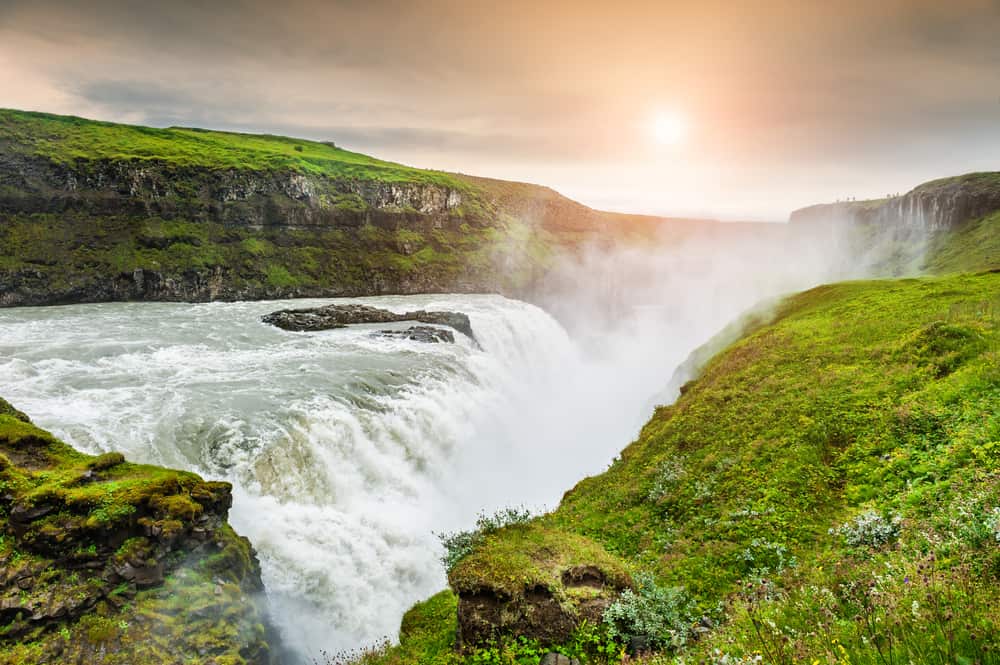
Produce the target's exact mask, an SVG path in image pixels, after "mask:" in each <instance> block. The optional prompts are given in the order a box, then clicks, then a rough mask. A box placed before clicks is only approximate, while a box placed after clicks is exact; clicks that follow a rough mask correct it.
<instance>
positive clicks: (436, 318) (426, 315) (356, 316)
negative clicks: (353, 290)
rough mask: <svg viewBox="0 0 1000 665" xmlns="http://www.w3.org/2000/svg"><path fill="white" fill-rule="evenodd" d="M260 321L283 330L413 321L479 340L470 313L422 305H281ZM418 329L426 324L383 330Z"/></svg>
mask: <svg viewBox="0 0 1000 665" xmlns="http://www.w3.org/2000/svg"><path fill="white" fill-rule="evenodd" d="M261 321H263V322H264V323H269V324H271V325H272V326H277V327H278V328H281V329H282V330H293V331H296V332H311V331H316V330H331V329H334V328H346V327H347V326H349V325H354V324H358V323H398V322H400V321H415V322H417V323H424V324H430V325H439V326H447V327H449V328H454V329H455V330H457V331H458V332H460V333H462V334H463V335H465V336H467V337H468V338H469V339H471V340H472V341H473V342H476V343H477V344H478V342H477V340H476V336H475V335H474V334H473V333H472V324H471V323H470V322H469V317H468V316H467V315H465V314H462V313H461V312H428V311H426V310H422V309H421V310H417V311H414V312H405V313H403V314H397V313H395V312H390V311H389V310H387V309H379V308H378V307H371V306H369V305H324V306H323V307H307V308H304V309H282V310H279V311H277V312H271V313H270V314H267V315H265V316H263V317H261ZM418 329H422V330H428V329H427V328H426V327H425V326H415V327H414V328H410V329H409V330H408V331H382V333H386V332H389V333H390V334H391V335H392V336H410V332H411V331H415V330H418ZM410 339H418V340H420V341H436V342H439V341H454V338H453V339H450V340H444V339H443V338H441V337H440V336H438V337H436V338H434V339H430V338H429V337H428V335H426V334H423V333H419V334H418V335H417V336H410Z"/></svg>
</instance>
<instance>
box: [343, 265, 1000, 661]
mask: <svg viewBox="0 0 1000 665" xmlns="http://www.w3.org/2000/svg"><path fill="white" fill-rule="evenodd" d="M524 528H525V527H523V526H511V527H507V528H506V529H501V530H499V531H496V532H494V533H492V534H490V535H488V536H487V537H486V538H485V540H484V541H482V544H480V545H479V547H480V548H485V550H486V551H488V552H503V551H505V548H504V547H502V546H498V545H496V544H495V543H497V542H503V541H507V540H511V539H513V540H511V542H516V541H517V538H518V537H516V534H517V533H518V532H519V530H521V529H524ZM531 528H533V529H543V530H548V531H549V532H550V535H549V539H550V540H551V541H552V542H559V539H560V538H561V537H562V536H560V535H559V534H575V535H576V536H584V537H586V538H589V539H591V540H592V541H594V542H595V543H598V544H600V545H602V546H603V547H604V549H605V551H606V552H607V553H608V555H611V556H614V557H617V558H618V559H619V560H621V561H623V562H625V563H626V565H627V566H628V568H629V569H630V571H631V574H632V576H633V578H636V579H641V578H642V576H643V575H644V574H652V575H653V576H654V581H647V582H646V583H645V587H644V588H638V587H640V586H641V585H637V588H638V591H637V595H636V597H638V598H639V599H640V600H639V601H632V602H631V603H630V604H628V607H626V608H624V611H623V613H619V614H618V615H617V616H618V617H619V619H618V621H617V623H616V625H615V630H614V631H610V632H612V633H615V632H616V633H617V634H618V635H619V637H618V643H619V644H624V643H625V642H626V641H627V640H626V639H625V638H623V637H622V635H627V634H628V632H629V631H631V632H632V633H633V634H645V635H646V637H649V638H654V639H656V640H658V642H659V644H660V645H661V646H662V649H661V651H660V654H659V655H655V656H647V660H653V661H657V662H660V661H663V662H672V660H673V659H675V658H682V659H683V661H684V662H689V663H690V662H712V663H735V662H748V663H749V662H756V661H754V660H753V659H754V658H755V657H757V656H761V657H762V659H763V662H766V663H793V662H809V663H815V662H818V663H873V664H874V663H881V664H883V665H888V664H889V663H907V662H918V663H956V662H957V663H974V662H979V663H996V662H1000V605H997V604H996V602H995V599H996V589H997V585H998V583H1000V273H983V274H977V275H956V276H950V277H939V278H924V279H909V280H898V281H880V282H852V283H843V284H837V285H832V286H824V287H819V288H816V289H813V290H810V291H807V292H805V293H802V294H799V295H797V296H793V297H791V298H789V299H787V300H786V301H785V302H784V303H783V304H782V305H781V306H780V308H779V309H778V311H777V312H776V313H775V316H774V319H773V321H772V322H770V323H767V324H766V325H760V326H758V327H757V328H756V329H754V330H752V331H750V332H749V333H748V334H746V336H745V337H743V338H742V339H741V340H740V341H738V342H736V343H735V344H733V345H732V346H730V347H729V348H728V349H726V350H725V351H724V352H723V353H721V354H719V355H718V356H716V357H715V358H714V359H713V360H712V361H711V362H709V363H708V365H707V366H706V367H705V369H704V371H703V373H702V374H701V376H700V378H698V379H697V380H696V381H694V382H692V383H690V384H688V385H687V386H686V387H685V389H684V391H683V394H682V396H681V397H680V399H679V400H678V401H677V402H676V403H675V404H674V405H671V406H667V407H661V408H659V409H658V410H657V411H656V413H655V415H654V416H653V418H652V419H651V420H650V421H649V422H648V423H647V424H646V426H645V427H644V428H643V430H642V433H641V435H640V436H639V438H638V439H637V440H636V441H635V442H634V443H632V444H631V445H630V446H628V447H627V448H626V449H625V450H624V451H623V452H622V454H621V456H620V457H619V458H618V459H616V460H615V461H614V463H613V464H612V465H611V466H610V467H609V469H608V470H607V471H606V472H605V473H603V474H601V475H599V476H595V477H592V478H588V479H586V480H583V481H581V482H580V483H579V484H578V485H577V486H576V487H575V488H574V489H573V490H571V491H570V492H568V493H567V494H566V496H565V497H564V499H563V501H562V503H561V505H560V506H559V507H558V509H557V510H555V511H554V512H553V513H552V514H550V515H547V516H545V517H543V518H541V519H539V520H538V521H537V522H536V523H535V524H534V525H532V527H531ZM576 536H574V537H576ZM491 543H494V544H491ZM555 549H559V548H558V546H556V548H555ZM550 551H551V550H550ZM473 556H477V555H475V554H474V555H473ZM484 560H488V559H484V558H483V557H482V556H481V555H480V556H479V558H477V559H476V561H477V562H478V564H477V567H478V569H480V571H481V572H480V582H481V584H480V585H479V588H480V591H482V590H483V589H493V587H494V586H496V585H495V584H493V581H492V578H493V576H494V575H495V572H496V571H493V572H491V571H489V570H486V569H483V567H482V562H483V561H484ZM495 565H496V570H497V571H502V570H505V569H506V568H505V566H506V565H507V563H505V562H504V560H503V559H502V557H501V558H498V559H497V561H496V564H495ZM459 567H462V563H459ZM520 568H521V569H523V568H525V566H523V565H521V566H520ZM508 584H510V582H508ZM532 584H534V582H532ZM461 586H462V588H460V589H458V590H459V592H460V593H461V592H462V591H463V589H468V588H474V587H476V582H475V580H470V579H469V570H468V568H467V567H466V568H464V569H463V573H462V585H461ZM508 592H509V590H508ZM657 598H659V600H657ZM665 599H671V600H670V602H666V600H665ZM453 602H454V600H453V599H452V596H451V595H450V592H446V593H445V594H443V595H442V596H438V597H435V599H433V600H432V601H430V602H429V603H427V604H425V605H420V606H417V607H416V608H414V610H413V611H412V612H411V615H409V618H408V621H409V624H410V625H411V626H412V625H423V626H424V629H423V630H421V631H414V630H409V631H408V632H406V633H405V634H404V635H403V636H402V645H401V646H400V647H398V648H396V649H389V650H381V651H379V652H377V653H372V654H368V655H366V656H365V657H364V658H363V659H362V660H364V661H365V662H379V663H408V662H470V663H471V662H477V663H478V662H496V663H500V662H522V663H535V662H537V659H538V655H539V654H540V653H543V652H544V651H547V650H548V649H549V648H556V649H558V650H560V651H563V652H564V653H568V654H572V655H578V656H581V655H582V656H583V657H584V658H585V659H589V660H590V661H591V662H605V661H610V662H617V661H618V655H617V653H620V652H615V650H614V647H613V646H611V647H609V635H608V632H609V626H607V625H604V626H598V627H594V626H590V627H589V628H585V629H583V630H581V631H580V632H579V633H578V634H577V635H576V636H575V637H574V639H573V640H570V641H569V642H565V643H562V644H557V645H547V646H546V645H541V644H538V643H536V642H533V641H532V640H530V639H528V640H525V639H523V638H522V639H520V640H519V639H518V638H517V636H511V635H507V636H503V635H501V636H499V642H498V643H496V644H494V645H493V646H486V647H481V648H480V649H479V650H474V651H468V650H467V651H466V652H465V655H464V656H460V655H456V654H455V653H454V652H452V651H451V650H450V644H449V640H447V639H445V636H446V635H449V634H453V632H454V628H455V619H454V616H453V615H448V614H447V613H445V612H443V611H442V608H443V607H446V606H450V605H448V604H449V603H453ZM620 609H622V608H620ZM432 613H436V614H433V615H434V616H437V617H438V619H437V620H434V621H431V620H430V619H429V618H428V617H430V616H431V614H432ZM651 614H659V615H660V616H661V617H663V616H666V623H661V624H656V623H655V622H652V623H651V622H650V621H648V619H649V616H650V615H651ZM446 616H448V617H449V618H447V619H445V618H444V617H446ZM622 617H624V619H623V618H622ZM425 619H426V620H425ZM651 626H652V627H651ZM649 633H653V634H649ZM611 643H612V644H613V643H614V641H611ZM609 653H612V654H613V655H611V656H609Z"/></svg>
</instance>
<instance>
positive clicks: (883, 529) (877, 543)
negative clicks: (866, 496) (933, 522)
mask: <svg viewBox="0 0 1000 665" xmlns="http://www.w3.org/2000/svg"><path fill="white" fill-rule="evenodd" d="M901 524H902V519H901V518H900V517H899V516H898V515H894V516H892V517H891V518H890V517H886V516H885V515H882V514H880V513H877V512H875V511H874V510H869V511H866V512H864V513H861V514H860V515H858V516H857V517H855V518H854V519H853V520H851V521H850V522H847V523H845V524H842V525H840V527H839V528H838V529H836V533H838V534H840V535H841V536H843V538H844V542H845V543H846V544H847V545H848V547H871V548H873V549H877V548H879V547H882V546H883V545H887V544H889V543H891V542H894V541H896V540H897V539H898V538H899V532H900V525H901ZM830 532H831V533H834V530H833V529H831V530H830Z"/></svg>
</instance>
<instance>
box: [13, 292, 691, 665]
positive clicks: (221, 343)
mask: <svg viewBox="0 0 1000 665" xmlns="http://www.w3.org/2000/svg"><path fill="white" fill-rule="evenodd" d="M328 302H336V301H330V300H297V301H285V302H253V303H208V304H194V305H192V304H167V303H114V304H97V305H73V306H65V307H48V308H25V309H15V310H4V311H2V312H0V373H2V374H0V375H2V376H3V377H4V380H3V385H2V386H0V391H2V392H0V394H2V395H3V396H4V397H5V398H6V399H8V400H10V401H11V402H12V403H14V404H15V405H16V406H17V407H18V408H20V409H22V410H24V411H25V412H27V413H29V414H30V415H31V416H32V418H33V419H34V420H35V422H36V423H38V424H39V425H40V426H42V427H45V428H47V429H50V430H52V431H53V432H55V433H56V434H57V435H59V436H61V437H63V438H64V439H65V440H67V441H68V442H70V443H72V444H73V445H75V446H77V447H78V448H80V449H83V450H85V451H88V452H92V453H98V452H105V451H109V450H118V451H121V452H123V453H125V455H126V456H127V457H129V458H130V459H133V460H136V461H141V462H148V463H155V464H161V465H166V466H170V467H176V468H183V469H189V470H193V471H196V472H198V473H200V474H202V475H204V476H206V477H208V478H212V479H224V480H228V481H230V482H232V483H233V485H234V505H233V509H232V513H231V521H232V523H233V525H234V527H235V528H236V529H237V531H238V532H239V533H241V534H243V535H246V536H248V537H249V538H250V539H251V541H252V542H253V544H254V546H255V547H256V548H257V551H258V553H259V555H260V559H261V564H262V569H263V574H264V582H265V585H266V587H267V590H268V600H269V603H270V606H271V610H272V613H273V615H274V617H275V618H276V619H277V622H278V625H279V627H280V628H281V630H282V632H283V634H284V637H285V640H286V641H287V642H288V643H289V644H290V645H292V647H293V648H295V649H296V650H297V651H298V652H299V653H300V654H301V656H303V658H304V659H309V658H311V657H315V656H316V655H317V654H318V653H319V652H320V650H321V649H322V650H328V651H336V650H339V649H343V648H348V647H356V646H357V645H359V644H364V643H370V642H372V641H375V640H377V639H380V638H382V637H389V638H393V637H394V636H395V633H396V630H397V629H398V626H399V619H400V617H401V615H402V613H403V612H404V611H405V609H406V608H408V607H409V606H410V605H412V604H413V603H414V602H415V601H417V600H420V599H422V598H425V597H427V596H429V595H430V594H432V593H434V592H436V591H438V590H440V589H442V588H444V586H445V578H444V573H443V570H442V568H441V565H440V563H439V561H438V557H439V556H440V546H439V543H438V541H437V538H436V537H435V536H434V533H435V532H441V531H447V530H452V529H456V528H465V527H468V526H469V525H470V524H471V523H472V522H473V520H474V519H475V516H476V514H477V512H479V511H482V510H486V511H489V510H493V509H496V508H499V507H501V506H504V505H512V504H513V505H526V506H529V507H541V506H550V507H551V506H554V505H555V504H556V503H557V502H558V499H559V497H560V496H561V494H562V493H563V492H564V491H565V490H566V489H567V488H568V487H571V486H572V485H573V484H574V483H575V482H576V481H578V480H579V479H580V478H581V477H583V476H584V475H587V474H591V473H595V472H599V471H601V470H602V469H603V468H604V467H605V466H606V465H607V463H608V462H609V461H610V460H611V459H612V458H613V457H614V455H615V454H617V452H618V451H619V450H620V449H621V448H622V447H623V446H624V444H626V443H627V442H628V441H629V440H631V439H632V438H633V437H634V435H635V433H636V432H637V430H638V427H639V426H640V425H641V423H642V422H643V420H644V419H645V418H646V417H648V410H649V406H650V405H649V404H648V399H649V397H650V396H651V395H652V394H654V393H656V392H657V391H658V390H659V389H661V388H662V387H663V384H664V381H665V376H669V371H670V369H671V368H672V366H673V365H676V363H677V362H679V360H680V354H681V350H679V349H678V350H671V349H668V348H666V346H669V345H666V346H665V345H660V346H661V347H663V348H660V349H659V352H656V351H654V349H653V348H650V349H648V350H647V351H648V353H640V351H641V349H639V348H636V347H635V342H634V340H633V341H632V342H630V345H629V351H630V352H629V354H625V355H626V356H627V357H625V356H623V354H622V352H621V349H615V348H612V347H609V346H602V347H600V349H599V350H598V351H596V352H595V350H594V349H590V350H588V351H587V352H586V353H584V351H583V350H582V349H581V348H580V347H579V346H578V344H577V343H576V342H575V341H574V340H572V339H570V337H569V336H568V335H567V333H566V331H565V330H564V329H563V328H562V327H561V326H560V325H559V324H558V323H557V322H556V321H555V320H554V319H553V318H552V317H550V316H549V315H548V314H546V313H545V312H544V311H542V310H541V309H539V308H537V307H535V306H532V305H529V304H526V303H523V302H519V301H515V300H509V299H505V298H502V297H499V296H487V295H482V296H475V295H471V296H467V295H462V296H410V297H378V298H362V299H357V300H355V301H354V302H364V303H366V304H371V305H374V306H377V307H383V308H386V309H391V310H394V311H406V310H413V309H429V310H450V311H460V312H464V313H466V314H468V315H469V317H470V319H471V321H472V327H473V330H474V331H475V334H476V336H477V338H478V340H479V342H480V344H481V346H482V348H481V349H479V348H476V347H475V346H474V345H473V344H471V343H470V341H469V340H468V339H466V338H465V336H463V335H456V336H455V337H456V343H455V344H428V343H421V342H417V341H410V340H404V339H394V338H386V337H373V336H372V335H371V333H372V331H373V330H376V329H381V328H386V327H387V326H386V325H384V324H383V325H377V326H356V327H351V328H348V329H339V330H331V331H323V332H316V333H293V332H286V331H282V330H279V329H276V328H273V327H271V326H268V325H265V324H262V323H261V322H260V321H259V319H260V316H261V315H263V314H265V313H267V312H270V311H273V310H275V309H279V308H282V307H288V306H295V307H305V306H313V305H317V304H321V303H328ZM402 325H404V326H405V324H402ZM644 356H645V357H644ZM633 357H634V358H635V362H634V363H633V364H632V365H631V366H630V364H629V361H628V360H627V358H633Z"/></svg>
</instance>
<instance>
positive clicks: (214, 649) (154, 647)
mask: <svg viewBox="0 0 1000 665" xmlns="http://www.w3.org/2000/svg"><path fill="white" fill-rule="evenodd" d="M0 484H2V486H3V487H4V488H5V490H4V493H3V495H2V496H0V510H2V514H3V515H5V517H4V518H2V519H0V531H2V535H3V540H2V541H0V543H2V544H0V621H2V622H3V625H4V626H5V629H4V631H3V633H2V635H0V662H11V663H13V662H29V661H30V662H37V663H64V662H73V663H98V662H129V663H135V664H137V665H140V664H142V665H145V664H147V663H148V664H152V663H162V662H180V661H185V662H188V661H192V662H193V661H197V662H210V661H212V660H213V659H218V661H219V662H223V661H224V662H232V663H244V664H247V665H249V664H252V665H271V664H272V663H275V662H276V658H275V657H274V656H273V653H274V652H275V647H276V646H277V644H276V643H275V642H276V641H275V640H274V638H273V636H272V635H271V633H270V631H269V629H268V628H266V624H267V621H266V610H265V606H264V602H263V584H262V582H261V578H260V567H259V564H258V562H257V558H256V555H255V553H254V551H253V549H252V547H251V546H250V543H249V542H248V541H247V540H246V539H245V538H241V537H239V536H237V535H236V534H235V533H234V532H233V531H232V529H231V528H230V527H229V526H228V524H227V523H226V518H227V514H228V511H229V508H230V505H231V503H232V493H231V487H230V485H229V484H228V483H220V482H206V481H203V480H202V479H201V478H198V477H197V476H195V475H194V474H190V473H183V472H177V471H170V470H167V469H161V468H158V467H151V466H142V465H136V464H130V463H128V462H126V461H125V459H124V457H123V456H122V455H121V454H119V453H106V454H104V455H101V456H98V457H92V456H89V455H84V454H81V453H78V452H76V451H75V450H73V449H72V448H70V447H69V446H67V445H66V444H64V443H62V442H61V441H59V440H58V439H55V438H54V437H53V436H52V435H51V434H49V433H47V432H45V431H43V430H41V429H38V428H37V427H35V426H34V425H32V424H31V422H30V421H29V420H28V418H27V417H26V416H25V415H24V414H23V413H20V412H18V411H16V410H15V409H13V407H10V405H9V404H7V403H6V402H2V400H0ZM29 649H30V655H28V650H29Z"/></svg>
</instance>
